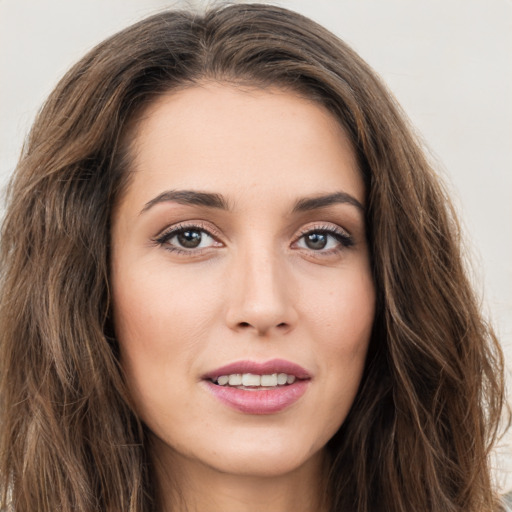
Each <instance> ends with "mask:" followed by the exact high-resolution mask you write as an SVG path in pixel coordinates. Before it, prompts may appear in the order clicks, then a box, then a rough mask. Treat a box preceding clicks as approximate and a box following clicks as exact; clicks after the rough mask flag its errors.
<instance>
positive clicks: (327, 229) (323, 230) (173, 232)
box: [153, 223, 354, 256]
mask: <svg viewBox="0 0 512 512" xmlns="http://www.w3.org/2000/svg"><path fill="white" fill-rule="evenodd" d="M186 231H192V232H201V233H204V234H206V235H207V236H208V237H210V238H211V239H212V240H213V241H214V242H216V243H218V244H220V242H219V241H218V239H217V237H216V236H215V235H214V234H212V233H211V230H210V229H207V228H205V226H203V225H202V224H200V223H193V224H178V225H176V226H172V227H170V228H169V229H166V230H165V231H164V232H163V233H161V234H159V235H158V236H157V237H155V238H154V239H153V241H154V242H155V243H156V244H158V245H160V246H163V247H164V248H165V249H166V250H167V251H170V252H172V253H174V254H178V255H188V256H190V255H191V254H196V255H197V254H201V253H202V252H203V251H204V250H205V249H206V250H207V249H209V248H210V247H207V248H199V249H198V248H192V249H184V248H180V247H177V246H173V245H170V244H169V241H170V240H172V239H173V238H174V237H175V236H178V235H180V234H183V233H185V232H186ZM312 234H326V235H328V236H331V237H333V238H334V239H335V240H336V241H337V242H338V243H339V245H338V246H337V247H334V248H331V249H328V250H327V251H322V250H314V249H308V248H301V247H299V248H298V250H306V251H311V252H312V253H314V254H315V255H318V256H322V255H324V256H327V255H333V254H337V253H339V252H341V251H343V250H345V249H348V248H350V247H352V246H353V245H354V239H353V238H352V236H351V235H349V234H348V233H347V232H346V231H345V230H343V229H341V228H338V227H333V226H332V225H322V226H313V227H308V228H307V229H304V230H301V231H300V233H299V236H298V237H297V238H296V239H295V241H294V242H293V244H297V243H298V242H299V241H300V240H301V239H303V238H304V237H306V236H308V235H312Z"/></svg>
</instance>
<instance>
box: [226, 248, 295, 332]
mask: <svg viewBox="0 0 512 512" xmlns="http://www.w3.org/2000/svg"><path fill="white" fill-rule="evenodd" d="M288 275H289V273H288V272H287V270H286V268H285V263H284V262H282V261H280V259H279V258H278V257H277V256H276V255H275V254H274V253H273V252H272V250H271V249H268V250H262V249H261V247H260V250H258V251H252V252H251V251H250V250H247V251H244V254H243V255H240V256H239V257H238V258H236V261H235V262H234V263H233V265H232V267H231V269H230V276H229V284H230V285H229V287H228V290H227V292H228V294H229V298H228V308H227V313H226V321H227V324H228V326H229V327H230V328H231V329H233V330H236V331H247V332H252V333H254V334H256V335H258V336H268V335H271V334H272V333H274V334H277V333H282V334H284V333H287V332H289V331H291V330H292V329H293V328H294V327H295V325H296V322H297V318H298V314H297V310H296V307H295V302H294V300H293V290H292V287H291V283H290V279H289V278H288V277H287V276H288Z"/></svg>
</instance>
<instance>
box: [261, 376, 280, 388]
mask: <svg viewBox="0 0 512 512" xmlns="http://www.w3.org/2000/svg"><path fill="white" fill-rule="evenodd" d="M261 385H262V386H277V373H274V374H272V375H262V376H261Z"/></svg>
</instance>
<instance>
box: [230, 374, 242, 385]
mask: <svg viewBox="0 0 512 512" xmlns="http://www.w3.org/2000/svg"><path fill="white" fill-rule="evenodd" d="M228 379H229V380H228V382H229V385H230V386H241V385H242V374H241V373H234V374H233V375H230V376H229V377H228Z"/></svg>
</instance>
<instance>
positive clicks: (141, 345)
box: [112, 261, 217, 408]
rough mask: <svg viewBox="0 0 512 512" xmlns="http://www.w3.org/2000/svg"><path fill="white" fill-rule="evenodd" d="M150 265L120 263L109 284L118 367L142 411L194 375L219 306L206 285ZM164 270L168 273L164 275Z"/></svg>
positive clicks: (182, 273)
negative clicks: (117, 277)
mask: <svg viewBox="0 0 512 512" xmlns="http://www.w3.org/2000/svg"><path fill="white" fill-rule="evenodd" d="M160 267H161V266H160V265H155V264H154V263H153V264H152V262H150V261H148V262H147V264H145V265H139V266H138V267H137V268H132V267H130V266H128V265H127V266H125V267H123V266H122V262H118V264H117V268H118V276H120V275H122V276H127V277H125V278H123V279H122V280H120V279H116V276H115V275H114V276H113V279H112V293H113V314H114V326H115V332H116V337H117V340H118V343H119V346H120V355H121V364H122V367H123V369H124V372H125V375H126V378H127V384H128V386H129V387H130V390H131V392H132V395H133V398H134V399H135V401H136V402H137V403H138V404H140V406H141V407H144V408H145V407H146V406H148V405H149V404H150V403H152V402H153V401H154V400H157V401H158V400H159V394H161V395H162V396H164V395H165V393H168V392H169V389H167V388H168V387H169V386H171V382H170V379H169V376H175V377H176V379H173V383H172V386H174V387H179V386H181V385H182V383H183V382H184V381H185V379H183V378H182V377H183V375H184V374H185V371H186V370H187V371H188V372H189V375H190V373H192V374H193V372H194V368H195V364H196V363H195V361H196V356H197V353H198V351H199V350H200V348H201V346H202V344H203V343H204V340H205V339H206V336H205V333H208V332H209V331H210V330H211V328H212V326H211V324H212V321H213V320H214V319H215V318H216V308H217V301H216V300H215V297H214V296H213V292H212V293H209V294H208V293H204V292H205V291H207V290H212V289H213V288H212V287H211V286H208V285H207V283H201V285H202V286H201V288H204V290H200V289H198V287H197V286H195V285H194V276H193V275H188V274H187V273H186V272H183V271H182V272H180V273H171V272H169V270H168V268H167V269H162V268H160ZM164 270H166V271H164ZM162 376H167V379H163V378H162Z"/></svg>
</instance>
